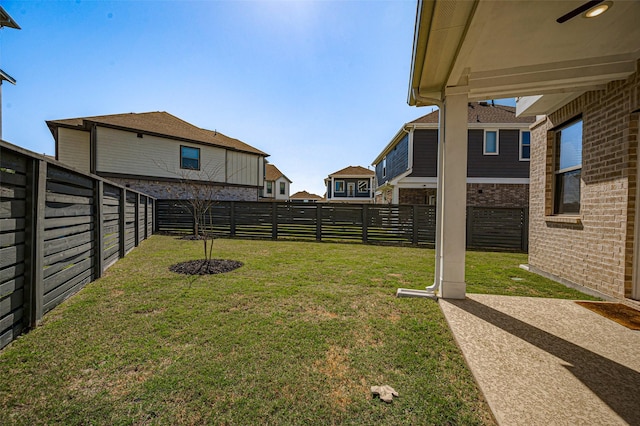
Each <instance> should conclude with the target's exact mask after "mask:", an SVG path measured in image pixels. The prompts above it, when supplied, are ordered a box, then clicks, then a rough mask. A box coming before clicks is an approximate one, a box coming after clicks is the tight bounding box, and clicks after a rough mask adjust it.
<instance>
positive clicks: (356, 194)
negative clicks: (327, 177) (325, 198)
mask: <svg viewBox="0 0 640 426" xmlns="http://www.w3.org/2000/svg"><path fill="white" fill-rule="evenodd" d="M334 179H335V181H334V184H335V182H337V181H344V191H341V192H338V191H333V194H332V195H331V196H330V198H339V197H350V198H369V196H370V194H371V187H369V184H370V180H369V178H368V177H364V178H362V179H355V178H353V179H341V178H339V177H337V178H334ZM361 180H366V181H367V188H368V189H367V190H366V191H362V192H361V191H358V182H359V181H361ZM350 183H353V184H354V192H353V194H349V184H350ZM328 186H331V185H328ZM331 189H332V190H335V187H334V188H331Z"/></svg>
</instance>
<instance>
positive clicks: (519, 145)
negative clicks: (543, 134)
mask: <svg viewBox="0 0 640 426" xmlns="http://www.w3.org/2000/svg"><path fill="white" fill-rule="evenodd" d="M524 132H529V158H524V157H523V156H522V146H523V145H522V134H523V133H524ZM518 160H520V161H531V130H522V129H521V130H520V140H519V141H518Z"/></svg>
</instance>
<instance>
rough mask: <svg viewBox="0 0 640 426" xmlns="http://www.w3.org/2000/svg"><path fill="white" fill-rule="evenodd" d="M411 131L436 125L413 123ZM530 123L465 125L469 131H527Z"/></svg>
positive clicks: (435, 126)
mask: <svg viewBox="0 0 640 426" xmlns="http://www.w3.org/2000/svg"><path fill="white" fill-rule="evenodd" d="M411 126H412V128H413V129H435V130H438V125H437V124H436V123H415V124H412V125H411ZM529 126H531V123H467V128H469V129H494V130H495V129H496V128H497V129H525V130H526V129H528V128H529Z"/></svg>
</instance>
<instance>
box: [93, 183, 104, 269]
mask: <svg viewBox="0 0 640 426" xmlns="http://www.w3.org/2000/svg"><path fill="white" fill-rule="evenodd" d="M93 205H94V211H93V226H94V228H93V237H94V238H95V242H94V250H95V253H94V256H93V257H94V262H93V267H94V270H93V275H94V279H98V278H100V277H101V276H102V271H104V209H103V205H104V182H103V181H101V180H98V181H96V182H95V185H94V194H93Z"/></svg>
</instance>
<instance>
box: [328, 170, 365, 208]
mask: <svg viewBox="0 0 640 426" xmlns="http://www.w3.org/2000/svg"><path fill="white" fill-rule="evenodd" d="M373 180H374V173H373V170H369V169H365V168H364V167H361V166H349V167H345V168H344V169H342V170H338V171H337V172H335V173H331V174H330V175H329V176H328V177H327V178H326V179H325V180H324V184H325V186H326V188H327V201H328V202H330V203H331V202H335V203H371V202H372V201H373Z"/></svg>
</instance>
